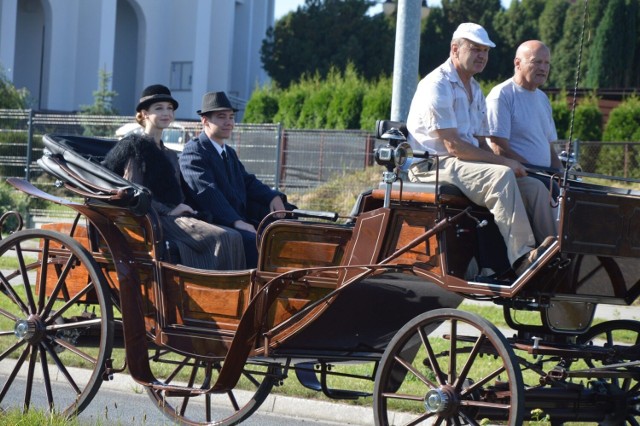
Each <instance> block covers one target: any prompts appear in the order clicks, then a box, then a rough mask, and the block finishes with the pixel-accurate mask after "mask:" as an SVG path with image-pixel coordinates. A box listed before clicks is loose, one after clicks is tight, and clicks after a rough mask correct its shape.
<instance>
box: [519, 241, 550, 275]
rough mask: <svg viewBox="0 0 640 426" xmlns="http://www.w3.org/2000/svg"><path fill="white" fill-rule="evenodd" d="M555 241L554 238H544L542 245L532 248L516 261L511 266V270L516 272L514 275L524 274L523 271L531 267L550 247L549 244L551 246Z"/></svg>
mask: <svg viewBox="0 0 640 426" xmlns="http://www.w3.org/2000/svg"><path fill="white" fill-rule="evenodd" d="M555 240H556V239H555V237H547V238H545V239H544V241H543V242H542V244H540V245H539V246H538V247H536V248H534V249H533V250H531V251H530V252H529V253H527V254H525V255H524V256H522V257H520V259H518V260H516V261H515V263H514V264H513V270H514V271H516V275H517V276H520V275H522V274H523V273H524V271H526V270H527V269H529V267H530V266H531V265H533V264H534V263H535V261H536V260H538V258H539V257H540V255H542V253H544V252H545V251H547V249H548V248H549V247H550V246H551V244H553V242H554V241H555Z"/></svg>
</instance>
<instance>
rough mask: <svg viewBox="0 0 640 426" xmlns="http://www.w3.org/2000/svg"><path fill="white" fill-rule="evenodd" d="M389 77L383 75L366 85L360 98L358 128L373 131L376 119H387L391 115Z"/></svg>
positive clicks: (390, 85)
mask: <svg viewBox="0 0 640 426" xmlns="http://www.w3.org/2000/svg"><path fill="white" fill-rule="evenodd" d="M391 92H392V84H391V78H389V77H384V78H381V79H380V80H378V81H377V82H375V83H373V84H370V85H368V87H367V90H366V92H365V94H364V96H363V98H362V111H361V113H360V128H361V129H362V130H367V131H371V132H372V131H374V130H375V127H376V120H388V119H389V118H390V117H391Z"/></svg>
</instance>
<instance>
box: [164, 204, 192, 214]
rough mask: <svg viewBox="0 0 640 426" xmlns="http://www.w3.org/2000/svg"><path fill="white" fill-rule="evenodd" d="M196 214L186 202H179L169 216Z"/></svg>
mask: <svg viewBox="0 0 640 426" xmlns="http://www.w3.org/2000/svg"><path fill="white" fill-rule="evenodd" d="M194 214H196V211H195V210H193V209H192V208H191V207H190V206H188V205H186V204H178V205H177V206H175V207H174V208H173V210H171V211H170V212H169V216H191V215H194Z"/></svg>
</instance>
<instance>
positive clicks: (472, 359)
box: [454, 334, 486, 392]
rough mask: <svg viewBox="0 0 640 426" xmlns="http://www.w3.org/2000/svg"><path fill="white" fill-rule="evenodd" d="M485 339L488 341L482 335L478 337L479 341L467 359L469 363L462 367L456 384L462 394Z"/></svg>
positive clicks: (457, 390)
mask: <svg viewBox="0 0 640 426" xmlns="http://www.w3.org/2000/svg"><path fill="white" fill-rule="evenodd" d="M485 339H486V336H485V335H484V334H482V335H480V337H478V339H477V340H476V343H475V344H474V345H473V349H472V350H471V353H470V354H469V357H468V358H467V362H466V363H465V364H464V365H463V366H462V370H461V371H460V374H459V375H458V379H457V380H456V382H455V384H454V387H455V390H456V392H460V389H462V384H463V383H464V380H465V379H466V377H467V374H469V370H470V369H471V366H472V365H473V363H474V362H475V360H476V357H477V355H478V353H479V352H480V348H481V347H482V345H484V342H485Z"/></svg>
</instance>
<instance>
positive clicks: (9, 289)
mask: <svg viewBox="0 0 640 426" xmlns="http://www.w3.org/2000/svg"><path fill="white" fill-rule="evenodd" d="M0 283H2V286H3V287H4V289H5V291H6V294H7V296H8V297H9V298H10V299H11V300H12V301H13V303H15V304H16V305H18V307H19V308H20V310H21V311H22V312H23V313H24V314H25V315H29V308H27V305H26V304H25V303H24V301H23V300H22V298H21V297H20V296H18V293H16V291H15V289H14V288H13V286H12V285H11V284H10V283H9V281H8V280H7V278H6V277H5V276H4V274H3V273H2V272H0Z"/></svg>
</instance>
